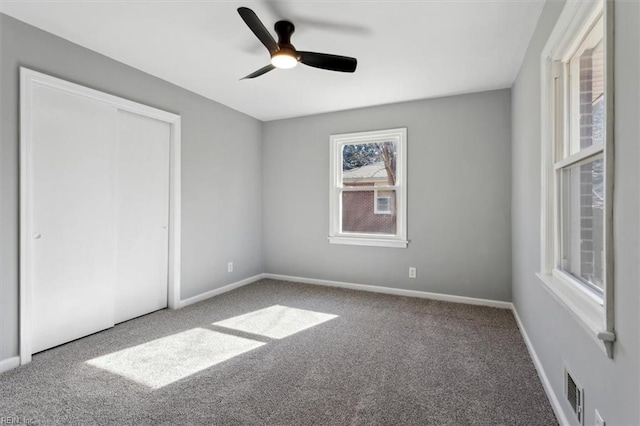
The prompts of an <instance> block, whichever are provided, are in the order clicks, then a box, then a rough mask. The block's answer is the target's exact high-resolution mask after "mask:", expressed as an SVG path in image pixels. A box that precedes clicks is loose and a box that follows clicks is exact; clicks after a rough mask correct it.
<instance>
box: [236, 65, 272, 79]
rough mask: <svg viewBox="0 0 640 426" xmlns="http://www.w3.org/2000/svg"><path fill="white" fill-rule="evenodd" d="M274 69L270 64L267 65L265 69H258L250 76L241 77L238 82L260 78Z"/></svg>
mask: <svg viewBox="0 0 640 426" xmlns="http://www.w3.org/2000/svg"><path fill="white" fill-rule="evenodd" d="M274 68H275V67H274V66H273V65H271V64H269V65H267V66H266V67H262V68H260V69H259V70H258V71H254V72H252V73H251V74H249V75H248V76H246V77H242V78H241V79H240V80H244V79H246V78H256V77H260V76H261V75H262V74H266V73H268V72H269V71H271V70H272V69H274Z"/></svg>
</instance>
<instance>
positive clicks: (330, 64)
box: [298, 51, 358, 72]
mask: <svg viewBox="0 0 640 426" xmlns="http://www.w3.org/2000/svg"><path fill="white" fill-rule="evenodd" d="M298 55H299V56H300V62H302V63H303V64H305V65H309V66H310V67H315V68H322V69H325V70H331V71H340V72H354V71H355V70H356V67H357V66H358V60H357V59H356V58H350V57H348V56H338V55H329V54H327V53H315V52H301V51H298Z"/></svg>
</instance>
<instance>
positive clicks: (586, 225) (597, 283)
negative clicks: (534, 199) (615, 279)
mask: <svg viewBox="0 0 640 426" xmlns="http://www.w3.org/2000/svg"><path fill="white" fill-rule="evenodd" d="M603 184H604V162H603V160H602V159H601V158H600V159H598V160H594V161H591V162H589V163H586V164H584V165H581V166H574V167H571V168H568V169H565V170H563V171H562V216H563V217H562V231H563V232H562V265H561V269H563V270H564V271H566V272H568V273H570V274H572V275H573V276H575V277H576V278H578V279H580V280H581V281H583V282H584V283H586V284H588V285H589V286H590V287H592V288H594V289H596V290H602V289H603V284H602V283H603V272H604V271H603V269H604V268H603V263H602V261H603V251H604V186H603Z"/></svg>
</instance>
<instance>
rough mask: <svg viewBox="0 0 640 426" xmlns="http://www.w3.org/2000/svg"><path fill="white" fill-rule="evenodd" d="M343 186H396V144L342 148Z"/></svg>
mask: <svg viewBox="0 0 640 426" xmlns="http://www.w3.org/2000/svg"><path fill="white" fill-rule="evenodd" d="M342 184H343V185H344V186H373V185H392V186H393V185H395V184H396V144H395V143H394V142H380V143H365V144H349V145H344V146H343V147H342Z"/></svg>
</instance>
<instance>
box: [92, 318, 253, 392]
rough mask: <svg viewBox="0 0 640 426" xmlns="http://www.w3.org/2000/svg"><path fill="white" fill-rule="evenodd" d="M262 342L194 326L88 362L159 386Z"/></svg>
mask: <svg viewBox="0 0 640 426" xmlns="http://www.w3.org/2000/svg"><path fill="white" fill-rule="evenodd" d="M262 345H264V343H263V342H258V341H255V340H251V339H245V338H242V337H237V336H230V335H228V334H224V333H218V332H216V331H212V330H207V329H204V328H194V329H191V330H187V331H183V332H181V333H178V334H173V335H171V336H167V337H163V338H161V339H157V340H153V341H151V342H148V343H143V344H141V345H138V346H134V347H131V348H127V349H123V350H121V351H118V352H113V353H110V354H107V355H104V356H101V357H98V358H93V359H91V360H89V361H87V364H89V365H92V366H94V367H98V368H101V369H103V370H106V371H109V372H111V373H114V374H117V375H120V376H122V377H125V378H127V379H129V380H133V381H135V382H137V383H140V384H142V385H145V386H148V387H150V388H153V389H159V388H161V387H163V386H166V385H168V384H170V383H173V382H176V381H178V380H181V379H184V378H185V377H189V376H191V375H192V374H195V373H197V372H199V371H202V370H205V369H207V368H209V367H211V366H213V365H216V364H219V363H221V362H223V361H226V360H228V359H231V358H233V357H235V356H238V355H240V354H243V353H245V352H248V351H251V350H253V349H256V348H259V347H260V346H262Z"/></svg>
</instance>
